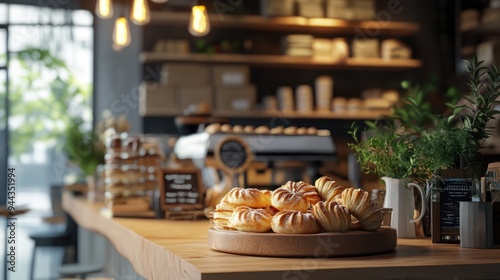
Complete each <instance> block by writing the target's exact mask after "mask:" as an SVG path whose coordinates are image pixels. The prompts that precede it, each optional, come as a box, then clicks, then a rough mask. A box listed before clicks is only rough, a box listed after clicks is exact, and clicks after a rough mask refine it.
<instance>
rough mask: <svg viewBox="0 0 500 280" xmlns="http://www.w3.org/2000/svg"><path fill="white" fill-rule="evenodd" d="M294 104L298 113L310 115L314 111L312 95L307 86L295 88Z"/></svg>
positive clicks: (310, 89)
mask: <svg viewBox="0 0 500 280" xmlns="http://www.w3.org/2000/svg"><path fill="white" fill-rule="evenodd" d="M296 103H297V112H298V113H311V112H312V111H313V110H314V106H313V104H314V100H313V93H312V88H311V87H310V86H309V85H300V86H298V87H297V93H296Z"/></svg>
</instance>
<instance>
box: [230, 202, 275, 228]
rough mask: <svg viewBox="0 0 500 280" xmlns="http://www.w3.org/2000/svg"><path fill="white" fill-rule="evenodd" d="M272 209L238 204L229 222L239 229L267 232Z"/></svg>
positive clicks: (269, 226)
mask: <svg viewBox="0 0 500 280" xmlns="http://www.w3.org/2000/svg"><path fill="white" fill-rule="evenodd" d="M272 218H273V211H271V210H269V209H262V208H258V209H254V208H250V207H247V206H238V207H237V208H236V209H234V211H233V214H232V216H231V221H230V224H231V226H233V227H235V228H236V229H237V230H239V231H244V232H267V231H270V230H271V220H272Z"/></svg>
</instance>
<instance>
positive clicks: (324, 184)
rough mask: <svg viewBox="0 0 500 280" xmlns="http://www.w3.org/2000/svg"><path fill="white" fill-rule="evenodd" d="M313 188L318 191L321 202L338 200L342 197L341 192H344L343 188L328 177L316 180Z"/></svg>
mask: <svg viewBox="0 0 500 280" xmlns="http://www.w3.org/2000/svg"><path fill="white" fill-rule="evenodd" d="M314 186H315V187H316V189H317V190H318V193H319V195H320V196H321V198H322V199H323V201H335V200H338V199H340V198H341V197H342V192H343V191H344V190H345V187H344V186H341V185H340V184H339V183H337V182H336V181H334V180H333V179H332V178H330V177H328V176H323V177H321V178H319V179H317V180H316V182H314Z"/></svg>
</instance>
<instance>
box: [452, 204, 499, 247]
mask: <svg viewBox="0 0 500 280" xmlns="http://www.w3.org/2000/svg"><path fill="white" fill-rule="evenodd" d="M460 247H462V248H491V247H493V211H492V205H491V203H490V202H480V201H460Z"/></svg>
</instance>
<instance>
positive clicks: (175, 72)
mask: <svg viewBox="0 0 500 280" xmlns="http://www.w3.org/2000/svg"><path fill="white" fill-rule="evenodd" d="M160 82H161V83H162V84H164V85H172V86H193V85H197V86H208V85H210V82H211V76H210V67H209V66H208V65H203V64H193V63H164V64H163V66H162V70H161V76H160Z"/></svg>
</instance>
